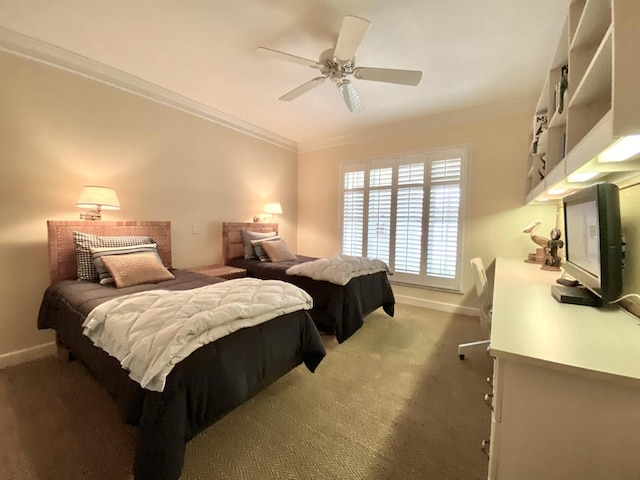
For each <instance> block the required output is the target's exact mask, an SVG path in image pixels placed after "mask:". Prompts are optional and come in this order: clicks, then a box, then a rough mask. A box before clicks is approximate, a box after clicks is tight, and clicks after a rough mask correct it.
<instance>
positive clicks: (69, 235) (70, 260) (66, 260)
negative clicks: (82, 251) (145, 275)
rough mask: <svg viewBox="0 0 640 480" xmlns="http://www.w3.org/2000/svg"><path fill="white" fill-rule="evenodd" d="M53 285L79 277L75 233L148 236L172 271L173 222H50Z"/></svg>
mask: <svg viewBox="0 0 640 480" xmlns="http://www.w3.org/2000/svg"><path fill="white" fill-rule="evenodd" d="M47 231H48V235H49V278H50V279H51V283H55V282H59V281H61V280H73V279H76V278H78V269H77V263H76V248H75V243H74V241H73V232H74V231H76V232H83V233H90V234H93V235H146V236H149V237H151V238H153V239H154V240H155V241H156V242H157V243H158V254H159V255H160V258H161V259H162V263H164V265H165V266H166V267H167V268H171V222H136V221H119V222H103V221H73V222H69V221H56V220H47Z"/></svg>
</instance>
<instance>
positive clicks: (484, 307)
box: [471, 257, 492, 325]
mask: <svg viewBox="0 0 640 480" xmlns="http://www.w3.org/2000/svg"><path fill="white" fill-rule="evenodd" d="M471 270H472V271H473V280H474V282H475V284H476V292H478V300H479V301H480V321H481V323H482V324H483V325H489V324H491V303H492V299H491V292H490V291H489V284H488V282H487V272H486V271H485V269H484V264H483V263H482V258H480V257H476V258H472V259H471Z"/></svg>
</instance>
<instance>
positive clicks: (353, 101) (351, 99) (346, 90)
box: [337, 80, 362, 112]
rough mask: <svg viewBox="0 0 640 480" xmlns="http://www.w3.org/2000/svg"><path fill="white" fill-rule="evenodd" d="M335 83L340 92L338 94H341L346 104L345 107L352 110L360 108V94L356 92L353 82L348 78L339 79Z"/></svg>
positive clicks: (355, 110)
mask: <svg viewBox="0 0 640 480" xmlns="http://www.w3.org/2000/svg"><path fill="white" fill-rule="evenodd" d="M337 85H338V91H339V92H340V95H342V99H343V100H344V103H345V104H346V105H347V108H348V109H349V110H350V111H352V112H357V111H359V110H362V102H361V101H360V96H359V95H358V92H356V89H355V87H354V86H353V84H352V83H351V82H350V81H349V80H340V81H339V82H338V84H337Z"/></svg>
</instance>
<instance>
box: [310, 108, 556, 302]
mask: <svg viewBox="0 0 640 480" xmlns="http://www.w3.org/2000/svg"><path fill="white" fill-rule="evenodd" d="M531 104H532V103H531V102H528V103H524V105H529V106H530V105H531ZM513 111H520V112H523V113H512V112H513ZM531 115H532V113H531V112H528V111H526V106H525V107H523V104H521V103H520V102H513V103H512V104H504V105H497V106H492V107H491V108H484V109H471V110H468V111H463V112H457V113H452V114H447V115H440V116H437V117H431V118H428V119H422V120H418V121H414V122H409V123H405V124H402V125H396V126H393V127H388V128H385V129H381V130H379V131H376V132H371V133H370V134H367V135H363V136H362V137H363V138H362V139H359V140H357V141H353V142H350V143H348V144H345V145H342V146H337V147H332V148H326V149H322V150H315V151H308V152H301V153H299V154H298V159H299V160H298V163H299V167H298V170H299V172H298V175H299V176H298V192H299V193H298V250H299V252H300V253H306V254H309V255H317V256H323V255H330V254H332V253H337V252H339V251H340V167H341V162H344V161H350V160H360V159H368V158H376V157H380V156H386V155H393V154H401V153H405V152H414V151H422V150H427V149H434V148H441V147H447V146H452V145H460V144H471V145H472V153H471V168H470V171H469V185H468V193H467V198H466V202H465V206H464V207H465V212H464V217H463V218H464V231H465V245H463V246H462V247H461V248H462V251H463V262H464V266H465V268H464V269H463V271H464V274H465V275H464V280H463V285H464V288H463V290H464V292H463V294H462V295H460V294H452V293H446V292H440V291H434V290H428V289H417V288H409V287H402V286H394V291H395V292H396V294H398V295H400V296H404V297H409V298H408V301H412V302H413V301H416V302H417V303H418V304H424V305H434V304H433V303H431V302H437V303H441V304H445V305H440V306H442V307H443V308H452V309H454V310H455V309H456V308H457V307H456V306H467V307H469V306H470V307H475V306H476V305H477V298H476V294H475V290H474V289H473V288H474V287H473V279H472V277H471V272H470V270H469V268H467V266H468V265H469V259H470V258H472V257H475V256H480V257H482V258H483V260H484V262H485V265H487V266H489V264H490V262H491V261H492V260H493V259H494V258H495V257H497V256H511V257H513V256H515V257H522V258H523V259H524V258H525V257H526V254H527V253H528V252H530V251H534V250H535V245H534V244H533V243H532V242H531V240H530V238H529V236H528V235H526V234H523V233H522V232H521V231H522V229H523V228H524V227H525V226H526V225H527V224H529V222H531V220H533V219H536V218H539V219H541V220H542V221H543V224H542V226H541V229H540V230H539V231H538V233H539V234H543V235H547V234H548V231H549V230H551V228H552V227H554V226H555V225H556V213H557V209H556V208H555V207H553V206H523V202H524V192H525V184H524V182H525V173H526V172H525V165H526V157H525V156H526V152H527V148H528V145H527V141H528V140H527V138H528V134H529V131H530V128H531V118H532V117H531ZM404 300H405V301H406V300H407V298H405V299H404ZM462 311H465V309H462Z"/></svg>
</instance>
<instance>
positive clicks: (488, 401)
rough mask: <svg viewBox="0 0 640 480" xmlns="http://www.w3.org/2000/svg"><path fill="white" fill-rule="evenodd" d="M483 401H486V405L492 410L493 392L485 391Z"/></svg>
mask: <svg viewBox="0 0 640 480" xmlns="http://www.w3.org/2000/svg"><path fill="white" fill-rule="evenodd" d="M484 403H486V404H487V405H489V408H490V409H491V410H493V393H487V394H486V395H485V396H484Z"/></svg>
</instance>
